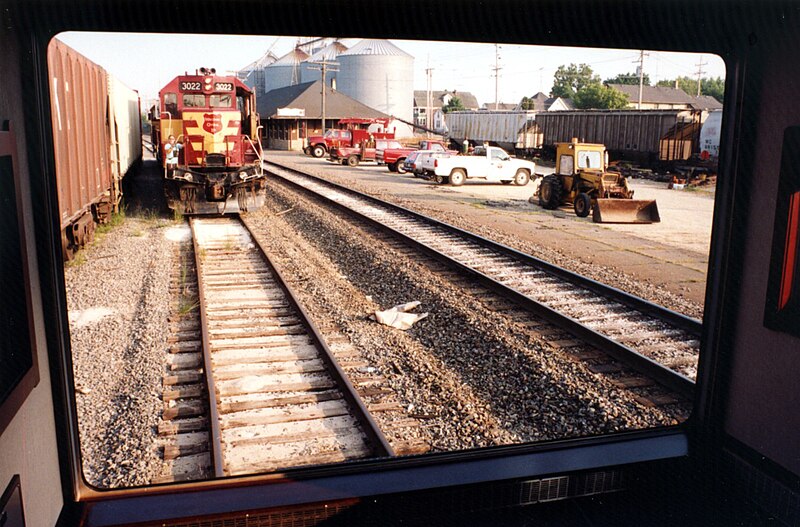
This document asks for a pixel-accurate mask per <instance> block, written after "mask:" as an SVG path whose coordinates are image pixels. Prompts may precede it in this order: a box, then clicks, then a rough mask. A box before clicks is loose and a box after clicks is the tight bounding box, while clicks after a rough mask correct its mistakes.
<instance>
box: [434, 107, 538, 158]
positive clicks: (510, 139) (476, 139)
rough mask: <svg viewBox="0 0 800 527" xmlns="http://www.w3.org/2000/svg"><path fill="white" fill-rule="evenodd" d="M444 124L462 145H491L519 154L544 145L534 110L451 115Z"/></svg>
mask: <svg viewBox="0 0 800 527" xmlns="http://www.w3.org/2000/svg"><path fill="white" fill-rule="evenodd" d="M445 121H446V122H447V128H448V130H449V135H450V139H453V140H455V141H457V142H458V143H459V144H460V143H462V142H463V141H464V139H468V140H469V141H470V142H471V143H473V144H476V143H477V144H480V143H484V142H489V143H492V144H495V145H497V146H499V147H501V148H504V149H506V150H509V151H515V152H518V153H519V152H522V151H526V150H533V149H536V148H541V146H542V134H541V133H540V132H539V128H538V127H537V125H536V112H534V111H525V110H522V111H511V112H508V111H502V112H501V111H491V110H477V111H463V112H449V113H447V114H446V116H445Z"/></svg>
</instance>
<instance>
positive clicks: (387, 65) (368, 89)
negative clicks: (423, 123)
mask: <svg viewBox="0 0 800 527" xmlns="http://www.w3.org/2000/svg"><path fill="white" fill-rule="evenodd" d="M336 61H337V62H338V63H339V73H338V75H337V79H336V82H337V84H338V90H339V91H340V92H342V93H344V94H345V95H349V96H350V97H352V98H353V99H356V100H357V101H359V102H361V103H363V104H366V105H367V106H369V107H371V108H374V109H376V110H378V111H381V112H383V113H386V114H389V115H394V116H395V117H399V118H400V119H404V120H406V121H413V119H414V112H413V99H414V57H412V56H411V55H409V54H408V53H406V52H405V51H403V50H401V49H400V48H398V47H397V46H395V45H394V44H392V43H391V42H389V41H388V40H362V41H361V42H359V43H358V44H356V45H355V46H353V47H352V48H350V49H348V50H347V51H345V52H343V53H341V54H339V57H338V58H337V59H336Z"/></svg>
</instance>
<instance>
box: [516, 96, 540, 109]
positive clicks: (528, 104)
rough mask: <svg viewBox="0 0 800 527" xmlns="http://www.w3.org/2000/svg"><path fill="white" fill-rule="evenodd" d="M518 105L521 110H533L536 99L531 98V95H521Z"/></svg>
mask: <svg viewBox="0 0 800 527" xmlns="http://www.w3.org/2000/svg"><path fill="white" fill-rule="evenodd" d="M519 107H520V109H522V110H535V109H536V101H535V100H534V99H533V97H523V98H522V100H521V101H520V102H519Z"/></svg>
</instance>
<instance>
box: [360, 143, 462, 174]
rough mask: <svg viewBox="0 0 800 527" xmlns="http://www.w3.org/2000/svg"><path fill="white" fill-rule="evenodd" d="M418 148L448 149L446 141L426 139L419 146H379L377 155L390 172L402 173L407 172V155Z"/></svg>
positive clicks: (379, 161) (379, 162)
mask: <svg viewBox="0 0 800 527" xmlns="http://www.w3.org/2000/svg"><path fill="white" fill-rule="evenodd" d="M416 150H438V151H440V152H444V151H446V150H447V148H445V145H444V143H443V142H441V141H436V140H430V139H426V140H424V141H420V143H419V148H408V147H401V148H386V149H380V148H379V149H378V150H377V151H376V153H375V157H376V159H377V161H378V164H381V163H386V166H387V167H388V168H389V172H400V173H401V174H402V173H403V172H405V168H404V167H403V161H405V160H406V157H407V156H408V155H409V154H410V153H411V152H414V151H416ZM454 153H456V152H454Z"/></svg>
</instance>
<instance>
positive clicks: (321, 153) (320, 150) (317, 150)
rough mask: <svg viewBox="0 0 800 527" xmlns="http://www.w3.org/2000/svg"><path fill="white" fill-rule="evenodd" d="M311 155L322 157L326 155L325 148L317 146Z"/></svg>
mask: <svg viewBox="0 0 800 527" xmlns="http://www.w3.org/2000/svg"><path fill="white" fill-rule="evenodd" d="M311 154H312V155H313V156H314V157H322V156H324V155H325V148H324V147H323V146H322V145H317V146H315V147H314V148H312V149H311Z"/></svg>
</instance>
